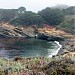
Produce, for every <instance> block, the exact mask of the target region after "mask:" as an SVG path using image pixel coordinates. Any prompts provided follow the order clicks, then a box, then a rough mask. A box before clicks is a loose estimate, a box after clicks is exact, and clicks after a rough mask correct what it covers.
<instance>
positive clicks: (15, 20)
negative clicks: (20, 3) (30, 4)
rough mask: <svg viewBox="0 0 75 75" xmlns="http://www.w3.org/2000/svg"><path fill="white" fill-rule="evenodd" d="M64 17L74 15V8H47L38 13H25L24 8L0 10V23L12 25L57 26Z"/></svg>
mask: <svg viewBox="0 0 75 75" xmlns="http://www.w3.org/2000/svg"><path fill="white" fill-rule="evenodd" d="M66 15H75V7H74V6H71V7H68V8H66V9H62V10H61V9H58V8H50V7H47V8H45V9H43V10H41V11H38V13H34V12H32V11H27V10H26V8H25V7H19V8H18V9H0V22H9V23H11V24H14V25H43V24H48V25H53V26H57V25H59V24H61V23H62V22H63V21H64V18H65V16H66Z"/></svg>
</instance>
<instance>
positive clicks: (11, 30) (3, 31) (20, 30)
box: [0, 23, 35, 37]
mask: <svg viewBox="0 0 75 75" xmlns="http://www.w3.org/2000/svg"><path fill="white" fill-rule="evenodd" d="M0 37H35V33H34V29H33V28H32V27H26V28H25V27H18V26H13V25H9V24H7V23H6V24H1V25H0Z"/></svg>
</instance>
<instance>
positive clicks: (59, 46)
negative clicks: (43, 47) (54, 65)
mask: <svg viewBox="0 0 75 75" xmlns="http://www.w3.org/2000/svg"><path fill="white" fill-rule="evenodd" d="M54 42H55V43H56V44H57V45H58V48H57V49H56V51H55V52H54V53H52V54H51V55H49V57H52V56H53V55H56V54H58V52H59V50H60V48H62V45H61V44H59V42H58V41H54Z"/></svg>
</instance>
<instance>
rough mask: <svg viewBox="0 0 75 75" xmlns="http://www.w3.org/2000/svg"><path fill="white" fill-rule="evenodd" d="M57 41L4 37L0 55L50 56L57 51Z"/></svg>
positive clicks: (0, 42) (0, 41) (0, 44)
mask: <svg viewBox="0 0 75 75" xmlns="http://www.w3.org/2000/svg"><path fill="white" fill-rule="evenodd" d="M57 48H58V46H57V44H56V43H55V42H52V41H45V40H39V39H34V38H31V39H30V38H29V39H28V38H2V39H0V57H7V58H11V57H15V56H21V57H39V56H45V57H49V56H51V55H52V54H53V53H55V52H56V50H57Z"/></svg>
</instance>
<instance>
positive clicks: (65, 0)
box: [0, 0, 75, 12]
mask: <svg viewBox="0 0 75 75" xmlns="http://www.w3.org/2000/svg"><path fill="white" fill-rule="evenodd" d="M57 4H65V5H69V6H75V0H0V8H6V9H10V8H18V7H20V6H24V7H25V8H26V10H30V11H33V12H37V11H39V10H42V9H44V8H46V7H51V6H55V5H57Z"/></svg>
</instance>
